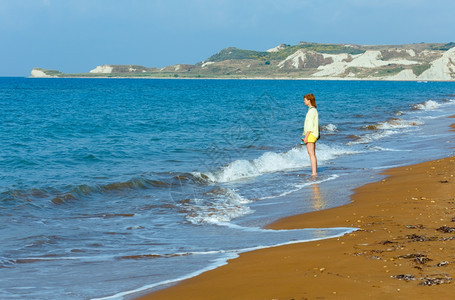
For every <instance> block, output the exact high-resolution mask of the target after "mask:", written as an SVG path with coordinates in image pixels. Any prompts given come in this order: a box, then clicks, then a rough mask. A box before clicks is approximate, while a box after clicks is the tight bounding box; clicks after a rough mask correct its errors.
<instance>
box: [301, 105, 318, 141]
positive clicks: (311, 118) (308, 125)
mask: <svg viewBox="0 0 455 300" xmlns="http://www.w3.org/2000/svg"><path fill="white" fill-rule="evenodd" d="M308 131H310V132H311V134H312V135H313V136H314V137H315V138H319V114H318V110H317V109H316V107H313V106H312V107H310V108H308V112H307V113H306V117H305V125H304V126H303V134H302V135H305V134H306V133H307V132H308Z"/></svg>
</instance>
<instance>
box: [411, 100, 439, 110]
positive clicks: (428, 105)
mask: <svg viewBox="0 0 455 300" xmlns="http://www.w3.org/2000/svg"><path fill="white" fill-rule="evenodd" d="M440 106H441V104H439V103H438V102H436V101H433V100H428V101H425V102H423V103H419V104H415V105H414V106H413V108H414V109H418V110H433V109H436V108H439V107H440Z"/></svg>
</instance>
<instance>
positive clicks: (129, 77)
mask: <svg viewBox="0 0 455 300" xmlns="http://www.w3.org/2000/svg"><path fill="white" fill-rule="evenodd" d="M6 78H8V77H6ZM18 78H28V79H168V80H296V81H298V80H308V81H311V80H315V81H324V80H325V81H386V82H395V81H397V82H419V83H428V82H455V80H437V79H432V80H417V79H387V78H377V79H375V78H344V77H315V78H307V77H305V78H289V77H276V78H271V77H245V78H229V77H205V78H202V77H141V76H139V77H136V76H124V77H122V76H93V77H91V76H87V77H85V76H68V77H65V76H56V77H52V76H49V77H33V76H25V77H18Z"/></svg>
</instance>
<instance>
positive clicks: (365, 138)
mask: <svg viewBox="0 0 455 300" xmlns="http://www.w3.org/2000/svg"><path fill="white" fill-rule="evenodd" d="M398 133H403V131H398V130H381V131H378V132H375V133H368V134H365V135H362V136H358V137H357V138H356V140H354V141H351V142H348V143H347V145H348V146H352V145H358V144H368V143H371V142H372V141H376V140H380V139H383V138H385V137H388V136H391V135H394V134H398Z"/></svg>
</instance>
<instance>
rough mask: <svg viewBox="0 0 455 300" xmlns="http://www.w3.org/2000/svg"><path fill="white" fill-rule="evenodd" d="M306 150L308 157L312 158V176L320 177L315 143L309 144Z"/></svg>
mask: <svg viewBox="0 0 455 300" xmlns="http://www.w3.org/2000/svg"><path fill="white" fill-rule="evenodd" d="M306 149H307V151H308V155H309V156H310V163H311V172H312V174H311V176H317V175H318V171H317V169H318V159H317V158H316V144H315V143H307V144H306Z"/></svg>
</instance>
